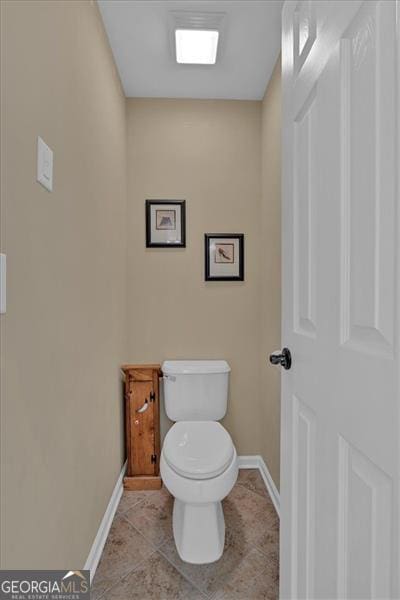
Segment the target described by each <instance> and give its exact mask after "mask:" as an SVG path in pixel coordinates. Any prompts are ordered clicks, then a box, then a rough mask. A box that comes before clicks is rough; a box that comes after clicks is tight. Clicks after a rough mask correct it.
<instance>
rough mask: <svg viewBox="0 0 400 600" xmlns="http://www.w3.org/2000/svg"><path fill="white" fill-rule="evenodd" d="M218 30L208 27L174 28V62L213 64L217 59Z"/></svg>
mask: <svg viewBox="0 0 400 600" xmlns="http://www.w3.org/2000/svg"><path fill="white" fill-rule="evenodd" d="M218 37H219V32H218V31H214V30H208V29H176V30H175V44H176V62H178V63H179V64H190V65H214V64H215V61H216V60H217V47H218Z"/></svg>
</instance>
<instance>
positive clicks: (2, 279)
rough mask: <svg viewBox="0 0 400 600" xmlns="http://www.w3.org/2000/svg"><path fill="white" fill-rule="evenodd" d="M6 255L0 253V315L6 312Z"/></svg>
mask: <svg viewBox="0 0 400 600" xmlns="http://www.w3.org/2000/svg"><path fill="white" fill-rule="evenodd" d="M6 265H7V257H6V255H5V254H0V315H4V313H5V312H6V276H7V266H6Z"/></svg>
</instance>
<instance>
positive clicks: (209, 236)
mask: <svg viewBox="0 0 400 600" xmlns="http://www.w3.org/2000/svg"><path fill="white" fill-rule="evenodd" d="M218 239H221V240H227V239H237V240H238V242H239V244H238V247H239V254H238V257H237V259H235V257H234V251H233V248H232V254H231V257H230V258H231V259H232V264H235V262H236V260H237V261H238V263H239V273H238V275H226V276H225V275H223V276H222V275H213V274H212V269H211V265H210V258H211V252H210V247H211V242H212V240H218ZM229 245H231V244H226V246H229ZM225 258H226V259H227V260H228V261H229V256H227V255H225ZM204 262H205V268H204V277H205V281H244V234H243V233H205V234H204ZM216 262H217V261H216ZM224 262H225V261H224ZM227 264H228V263H227Z"/></svg>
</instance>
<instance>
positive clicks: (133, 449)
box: [122, 365, 161, 490]
mask: <svg viewBox="0 0 400 600" xmlns="http://www.w3.org/2000/svg"><path fill="white" fill-rule="evenodd" d="M122 371H123V372H124V374H125V441H126V454H127V463H128V465H127V471H126V476H125V478H124V487H125V489H129V490H153V489H159V488H160V487H161V478H160V394H159V377H160V375H161V368H160V365H124V366H123V367H122Z"/></svg>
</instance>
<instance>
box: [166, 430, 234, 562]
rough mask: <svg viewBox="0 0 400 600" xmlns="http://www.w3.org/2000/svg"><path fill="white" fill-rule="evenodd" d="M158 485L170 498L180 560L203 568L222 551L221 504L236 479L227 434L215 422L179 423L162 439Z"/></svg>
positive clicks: (232, 449)
mask: <svg viewBox="0 0 400 600" xmlns="http://www.w3.org/2000/svg"><path fill="white" fill-rule="evenodd" d="M160 470H161V477H162V480H163V482H164V484H165V486H166V487H167V489H168V490H169V491H170V493H171V494H172V495H173V496H174V498H175V501H174V509H173V517H172V519H173V533H174V539H175V544H176V548H177V551H178V553H179V556H180V557H181V559H182V560H184V561H186V562H189V563H195V564H205V563H210V562H214V561H216V560H218V559H219V558H220V557H221V555H222V553H223V549H224V540H225V522H224V515H223V511H222V505H221V500H223V498H225V497H226V496H227V495H228V494H229V492H230V491H231V489H232V488H233V486H234V485H235V482H236V479H237V476H238V460H237V454H236V450H235V447H234V445H233V442H232V439H231V437H230V435H229V433H228V432H227V431H226V430H225V429H224V427H223V426H222V425H220V423H218V422H217V421H179V422H177V423H175V425H173V426H172V427H171V429H170V430H169V432H168V433H167V435H166V437H165V440H164V444H163V449H162V453H161V460H160Z"/></svg>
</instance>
